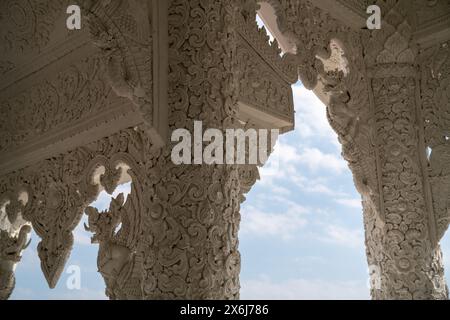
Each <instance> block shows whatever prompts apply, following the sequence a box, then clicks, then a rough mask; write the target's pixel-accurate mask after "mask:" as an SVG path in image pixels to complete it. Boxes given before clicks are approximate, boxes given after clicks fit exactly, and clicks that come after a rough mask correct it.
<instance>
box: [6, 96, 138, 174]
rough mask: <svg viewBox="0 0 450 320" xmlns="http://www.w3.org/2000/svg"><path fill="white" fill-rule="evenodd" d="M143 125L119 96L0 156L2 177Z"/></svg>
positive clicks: (128, 104) (136, 114)
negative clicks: (101, 108)
mask: <svg viewBox="0 0 450 320" xmlns="http://www.w3.org/2000/svg"><path fill="white" fill-rule="evenodd" d="M139 125H142V118H141V116H140V114H139V113H138V112H137V111H133V108H132V106H131V102H128V101H126V100H124V99H121V98H117V99H116V100H115V101H114V103H113V104H111V105H110V106H109V108H108V109H107V110H104V111H102V112H99V113H97V114H96V115H92V116H91V117H89V118H88V119H81V120H79V121H76V122H74V123H71V124H70V126H69V127H67V126H63V127H61V128H59V129H57V130H54V131H51V132H48V133H46V134H44V135H42V136H39V137H37V138H35V139H33V140H31V141H28V142H27V143H25V144H23V145H21V146H20V147H19V148H17V149H14V150H12V151H10V152H2V154H1V155H0V176H1V175H4V174H7V173H9V172H13V171H15V170H18V169H21V168H25V167H28V166H30V165H32V164H34V163H37V162H39V161H42V160H45V159H48V158H50V157H53V156H55V155H58V154H62V153H65V152H67V151H70V150H73V149H75V148H77V147H80V146H84V145H86V144H89V143H91V142H94V141H97V140H99V139H102V138H105V137H108V136H109V135H112V134H114V133H116V132H118V131H120V130H123V129H126V128H130V127H135V126H139Z"/></svg>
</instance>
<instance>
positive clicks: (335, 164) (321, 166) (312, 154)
mask: <svg viewBox="0 0 450 320" xmlns="http://www.w3.org/2000/svg"><path fill="white" fill-rule="evenodd" d="M299 162H300V164H301V165H302V166H306V167H307V168H308V169H309V170H311V171H312V172H318V171H321V170H328V171H331V172H333V173H336V174H340V173H341V172H342V171H344V170H346V169H347V163H346V162H345V160H344V159H342V158H341V157H338V156H336V155H335V154H331V153H324V152H322V151H321V150H319V149H317V148H305V149H304V150H303V152H302V153H301V154H300V159H299Z"/></svg>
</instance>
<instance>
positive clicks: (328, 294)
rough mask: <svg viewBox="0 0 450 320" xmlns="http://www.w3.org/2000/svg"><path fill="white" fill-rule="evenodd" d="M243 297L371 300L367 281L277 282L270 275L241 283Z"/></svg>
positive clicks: (303, 280) (307, 280)
mask: <svg viewBox="0 0 450 320" xmlns="http://www.w3.org/2000/svg"><path fill="white" fill-rule="evenodd" d="M241 298H242V299H249V300H312V299H318V300H349V299H357V300H367V299H369V289H368V288H367V285H366V283H365V282H364V281H325V280H321V279H289V280H285V281H274V280H271V279H270V278H268V277H267V276H261V277H260V278H259V279H255V280H247V281H242V282H241Z"/></svg>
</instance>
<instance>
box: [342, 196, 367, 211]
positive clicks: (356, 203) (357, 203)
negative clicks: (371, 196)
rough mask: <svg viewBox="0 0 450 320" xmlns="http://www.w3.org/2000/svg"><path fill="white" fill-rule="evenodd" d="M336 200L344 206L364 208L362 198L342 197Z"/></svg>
mask: <svg viewBox="0 0 450 320" xmlns="http://www.w3.org/2000/svg"><path fill="white" fill-rule="evenodd" d="M335 201H336V202H337V203H339V204H341V205H343V206H346V207H350V208H355V209H361V210H362V204H361V199H350V198H340V199H335Z"/></svg>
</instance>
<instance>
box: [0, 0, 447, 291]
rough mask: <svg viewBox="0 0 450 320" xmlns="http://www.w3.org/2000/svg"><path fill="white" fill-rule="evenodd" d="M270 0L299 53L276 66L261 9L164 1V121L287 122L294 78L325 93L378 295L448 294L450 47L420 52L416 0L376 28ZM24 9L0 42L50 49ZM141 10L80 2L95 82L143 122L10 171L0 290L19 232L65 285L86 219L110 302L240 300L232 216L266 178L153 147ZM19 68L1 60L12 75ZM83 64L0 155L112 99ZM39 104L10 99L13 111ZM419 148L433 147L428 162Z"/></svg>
mask: <svg viewBox="0 0 450 320" xmlns="http://www.w3.org/2000/svg"><path fill="white" fill-rule="evenodd" d="M268 2H269V3H270V4H271V5H272V6H273V7H274V9H275V10H274V11H275V12H276V14H277V16H278V17H277V18H278V28H279V30H280V31H281V33H282V34H283V35H284V36H286V37H287V38H288V39H289V42H290V43H293V44H294V45H295V47H296V49H297V51H296V53H295V54H294V53H289V54H286V55H284V56H283V57H280V56H279V51H278V49H277V45H276V42H275V43H274V44H272V45H269V44H267V37H266V36H265V35H264V32H263V31H262V30H258V29H257V28H256V23H255V21H253V18H254V11H255V10H256V8H257V5H256V1H254V0H247V1H245V2H244V3H242V2H240V1H219V0H201V1H183V0H172V1H171V2H170V6H169V90H168V91H169V126H170V128H171V129H176V128H187V129H192V125H193V121H194V120H202V121H203V122H204V124H205V127H212V128H219V129H227V128H235V127H242V124H241V123H240V122H239V121H238V120H240V119H239V117H238V116H239V114H238V108H237V103H238V101H240V100H243V101H246V102H248V103H250V104H254V105H257V106H258V107H260V108H261V109H266V110H268V111H269V112H272V113H275V114H277V115H279V116H282V117H286V119H288V118H290V117H292V116H293V114H292V112H293V108H292V98H291V96H290V94H291V92H290V90H289V87H288V86H289V84H291V83H293V82H295V80H296V79H297V75H298V76H299V77H300V79H301V80H302V82H303V83H304V85H305V87H307V88H309V89H315V90H319V89H317V88H322V89H320V90H322V92H320V93H321V94H322V95H323V96H324V97H325V98H324V100H326V101H327V116H328V119H329V122H330V125H331V126H332V128H333V129H334V130H335V131H336V132H337V134H338V136H339V141H340V142H341V144H342V154H343V156H344V158H345V159H346V160H347V161H348V163H349V167H350V169H351V170H352V172H353V176H354V181H355V186H356V188H357V190H358V191H359V192H360V193H361V195H362V200H363V207H364V224H365V229H366V246H367V258H368V262H369V265H371V266H375V267H377V269H379V270H380V272H381V274H380V285H379V287H373V288H372V296H373V298H376V299H386V298H388V299H392V298H407V299H422V298H427V299H431V298H433V299H445V298H446V297H447V296H448V292H447V288H446V285H445V281H444V275H443V267H442V255H441V252H440V248H439V245H438V242H439V240H440V238H441V237H442V235H443V234H444V232H445V230H446V229H447V228H448V223H449V220H450V219H449V216H450V211H449V207H450V200H449V196H450V193H449V192H448V191H449V190H450V183H449V180H450V179H449V177H450V172H449V171H448V162H449V159H450V152H449V135H450V134H449V119H450V118H449V116H448V113H449V112H448V105H449V100H450V99H449V95H448V92H449V71H448V70H449V68H448V66H449V49H448V46H449V44H448V43H444V44H441V45H439V46H434V47H432V48H429V49H427V50H423V51H420V50H419V48H418V47H417V46H416V45H414V43H413V33H414V30H413V26H412V24H411V23H410V21H409V18H408V17H407V16H406V15H404V14H402V12H403V11H402V10H403V9H404V8H405V6H406V5H407V1H402V0H398V1H379V2H378V3H379V4H380V5H381V6H382V9H383V11H384V12H386V13H387V14H386V19H385V23H386V27H385V28H384V29H383V30H381V31H379V32H377V31H373V32H371V31H367V30H366V31H364V30H363V31H361V30H353V29H351V28H350V27H348V26H346V25H344V24H343V23H341V22H339V21H337V20H336V19H334V18H332V17H331V16H330V15H329V13H327V12H326V11H324V10H322V9H319V8H318V7H316V6H315V5H314V4H313V3H312V2H311V1H307V0H268ZM340 2H343V1H340ZM25 4H28V2H25V1H19V2H18V4H17V5H18V6H19V7H20V8H21V10H22V11H18V10H16V9H18V8H13V9H14V10H13V9H11V8H10V7H8V8H7V9H8V10H10V11H11V10H12V11H13V14H12V15H11V16H9V17H8V19H13V20H14V21H13V22H14V23H15V24H16V25H18V26H20V27H23V28H19V32H18V34H17V35H14V34H12V33H11V30H9V29H2V30H1V31H0V36H2V38H3V39H6V43H7V44H8V45H9V46H11V45H12V44H13V42H14V43H17V45H18V46H19V48H20V50H28V49H29V48H32V50H35V49H36V48H38V49H39V48H40V45H44V46H45V44H46V43H48V41H46V40H45V39H46V38H47V34H48V32H50V31H49V29H51V25H50V24H48V25H47V24H44V25H43V27H44V31H45V32H44V33H43V38H42V39H40V40H39V41H40V44H39V45H38V46H36V45H34V44H33V43H32V42H30V41H31V40H30V39H29V38H27V37H24V36H21V35H20V33H21V30H22V29H23V30H25V33H28V32H29V30H30V29H33V28H35V25H33V24H36V23H41V22H39V21H40V20H39V19H37V20H30V21H29V22H30V23H31V24H32V25H30V26H28V25H25V24H24V25H21V24H20V19H18V18H20V17H21V13H20V12H23V14H24V15H25V16H28V15H29V13H27V10H38V9H33V8H31V9H30V8H29V6H25ZM139 4H140V2H139V1H129V2H126V1H120V0H114V1H105V2H95V3H94V2H93V1H88V0H86V1H82V6H83V8H85V9H86V10H87V11H88V12H89V14H88V22H89V26H90V28H91V32H92V39H93V41H94V43H95V44H96V45H97V46H98V48H99V49H100V54H101V57H103V59H102V65H103V68H104V69H102V70H105V71H106V72H105V75H106V78H107V79H106V80H105V81H103V80H102V81H100V85H103V84H104V83H105V82H107V83H108V85H109V86H106V87H103V86H102V87H101V88H103V89H105V88H106V89H105V90H106V91H108V90H109V89H107V88H109V87H111V88H112V90H113V91H114V92H115V93H116V94H117V95H119V96H123V97H126V98H128V99H129V100H131V101H132V102H133V103H134V105H135V106H136V107H137V108H138V109H139V111H141V113H142V115H143V119H144V126H140V127H137V128H129V129H126V130H122V131H120V132H117V133H115V134H113V135H111V136H109V137H106V138H103V139H100V140H98V141H96V142H95V143H91V144H88V145H86V146H83V147H79V148H76V149H74V150H72V151H70V152H66V153H64V154H60V155H55V156H54V157H52V158H49V159H47V160H45V161H41V162H39V163H36V164H33V165H30V166H29V167H26V168H23V169H20V170H17V171H15V172H12V173H10V174H8V175H6V176H3V177H0V208H1V210H2V216H1V220H0V223H1V224H0V225H1V226H2V228H3V226H5V225H8V228H9V229H8V230H9V231H8V232H3V231H2V233H1V235H0V236H1V237H2V242H1V243H2V244H4V243H7V244H8V246H7V249H5V250H3V247H2V257H1V259H0V262H1V263H2V265H1V266H2V268H3V269H4V270H9V271H7V272H5V273H4V274H6V275H7V276H6V277H4V278H0V281H1V282H0V285H1V287H0V290H1V291H0V294H1V295H2V297H7V296H8V295H9V294H10V292H11V290H12V288H13V285H14V284H13V282H14V278H13V274H12V273H11V272H10V271H11V270H12V266H13V264H14V263H15V262H17V260H18V259H19V258H18V257H19V256H20V252H21V251H22V250H23V248H24V247H25V243H24V238H25V236H24V234H26V233H27V232H28V231H29V230H28V229H29V228H28V226H27V225H26V223H27V222H28V223H31V225H32V227H33V228H34V230H35V231H36V233H37V234H38V235H39V237H40V238H41V242H40V243H39V245H38V253H39V257H40V259H41V267H42V269H43V272H44V274H45V276H46V278H47V281H48V283H49V285H50V286H51V287H54V286H55V285H56V282H57V280H58V278H59V276H60V274H61V272H62V270H63V268H64V264H65V262H66V260H67V258H68V255H69V254H70V250H71V248H72V245H73V234H72V231H73V229H74V228H75V226H76V225H77V224H78V223H79V221H80V219H81V217H82V215H83V212H85V211H86V214H87V215H88V218H89V224H88V225H87V226H86V228H87V229H88V230H89V231H91V232H92V233H93V237H92V241H93V242H98V243H99V256H98V260H97V264H98V267H99V271H100V273H101V274H102V276H103V278H104V280H105V284H106V293H107V295H108V296H109V297H110V298H111V299H129V298H132V299H183V298H189V299H216V298H220V299H236V298H238V297H239V269H240V254H239V251H238V236H237V235H238V229H239V222H240V213H239V206H240V203H241V201H243V200H244V196H243V194H244V193H246V192H248V191H249V190H250V188H251V186H252V185H253V183H254V182H255V181H256V180H257V179H258V169H257V167H256V166H243V167H239V166H219V165H213V166H176V165H174V164H173V163H172V162H171V160H170V153H171V146H170V145H167V146H165V147H163V148H155V144H154V141H152V139H151V138H149V135H148V125H149V124H151V123H152V121H153V119H152V116H153V112H152V111H153V109H152V108H153V105H152V101H151V95H152V88H153V86H152V81H153V79H152V77H151V75H152V65H151V61H152V54H153V52H152V50H151V34H149V30H150V29H149V28H148V27H149V23H150V21H148V17H144V16H145V14H143V13H142V12H146V10H142V12H141V11H140V10H139ZM430 4H432V5H433V6H434V5H435V3H434V2H433V3H431V2H430ZM39 8H40V7H39ZM51 8H52V7H50V9H51ZM39 10H40V11H41V12H42V13H43V15H44V16H46V15H47V10H44V8H41V9H39ZM39 10H38V11H39ZM147 11H148V10H147ZM51 12H52V10H49V11H48V13H49V14H51ZM37 18H39V17H37ZM141 22H142V23H141ZM237 29H239V30H237ZM13 36H14V37H16V39H13ZM13 40H14V41H13ZM95 65H96V64H95V63H94V66H95ZM419 66H420V68H419ZM10 68H11V65H10V63H8V62H1V70H9V69H10ZM88 69H89V70H87V71H85V72H79V71H80V70H78V69H77V70H75V69H74V70H72V71H73V72H69V73H66V74H65V75H62V76H61V77H62V78H61V79H59V80H60V81H59V82H58V83H59V85H58V87H57V88H62V89H64V90H57V88H55V85H54V84H53V82H52V81H47V82H45V83H43V84H41V85H39V86H38V87H36V88H34V89H33V90H31V91H32V94H31V96H33V97H32V98H37V99H36V101H39V103H38V104H36V105H35V104H33V103H28V104H29V106H28V109H27V110H30V109H29V108H31V110H34V109H33V108H35V109H41V108H42V107H43V106H45V107H43V108H42V109H45V112H48V115H49V119H45V120H43V117H42V115H41V114H38V115H37V116H36V117H35V118H30V117H27V114H28V113H29V112H25V113H26V114H24V113H20V112H19V113H17V114H16V119H17V121H16V123H15V125H16V127H15V129H17V128H18V129H19V130H18V131H17V132H16V133H15V134H13V135H11V134H10V135H9V136H8V135H6V137H7V138H6V139H4V140H3V141H2V142H1V143H2V144H0V149H3V150H6V149H8V148H9V147H11V146H12V147H14V146H15V145H18V144H20V143H22V141H25V140H27V139H28V138H29V137H30V136H32V134H33V133H32V132H31V131H27V130H28V129H29V128H28V127H27V124H29V121H30V119H31V121H32V122H33V130H34V129H37V131H38V132H48V130H50V129H51V127H52V124H53V123H59V124H60V123H62V122H64V121H66V120H67V121H71V119H72V118H73V119H77V118H79V117H80V116H81V114H79V113H77V114H74V113H71V112H77V110H78V109H73V110H72V108H71V107H72V106H73V104H74V103H75V102H77V103H78V102H80V101H81V100H80V97H83V96H88V97H90V98H92V99H93V100H94V101H91V100H89V104H88V108H90V107H92V106H93V105H95V104H96V101H97V100H98V101H103V99H104V98H105V95H103V93H105V92H106V91H104V90H103V89H99V90H97V91H95V90H94V92H91V91H90V90H93V87H92V83H93V82H95V81H94V79H96V78H97V76H100V75H99V73H98V72H96V71H98V69H97V68H90V67H88ZM419 69H420V72H419ZM5 72H6V71H5ZM91 73H92V74H91ZM86 74H88V75H89V76H86ZM86 77H87V78H86ZM419 79H420V81H419ZM87 80H89V81H87ZM85 84H86V85H85ZM84 90H88V91H87V93H85V94H84V93H83V92H85V91H84ZM61 92H62V94H61ZM108 92H109V91H108ZM32 98H27V96H26V95H25V96H24V97H22V96H19V97H15V98H14V99H13V100H12V101H13V102H11V101H8V102H6V103H4V104H2V106H5V107H2V110H9V111H11V110H13V109H14V108H13V106H15V105H21V104H27V102H30V101H29V100H27V99H32ZM14 101H16V102H14ZM100 105H102V104H100ZM64 108H71V110H69V112H60V111H61V110H64V111H68V109H64ZM74 110H75V111H74ZM78 111H79V110H78ZM81 113H83V114H84V111H83V112H81ZM58 117H62V118H58ZM46 118H47V117H46ZM9 125H10V122H0V130H2V131H3V132H11V130H12V128H10V127H9ZM35 131H36V130H35ZM35 131H34V132H35ZM426 148H430V149H431V154H430V156H429V158H427V157H426V155H425V151H426ZM124 179H125V180H126V179H129V180H131V181H132V189H131V194H130V195H129V196H128V197H127V199H126V200H125V199H124V197H123V195H119V196H118V197H116V198H115V199H113V201H112V202H111V205H110V208H109V209H108V210H106V211H104V212H98V210H96V209H94V208H92V207H88V206H89V204H90V203H91V202H92V201H93V200H94V199H95V198H96V197H97V195H98V193H99V192H100V190H102V189H104V190H105V191H106V192H108V193H109V194H111V193H113V192H114V190H115V189H116V187H117V185H118V184H119V183H122V182H123V181H124ZM11 190H13V191H11ZM25 200H26V201H25ZM19 216H20V217H22V218H23V221H20V219H18V217H19ZM6 218H7V219H6ZM22 218H21V219H22ZM6 220H8V221H9V222H8V223H9V224H7V223H5V222H4V221H6ZM118 228H119V229H118ZM11 230H14V232H15V233H14V232H11ZM22 230H23V231H22ZM17 232H18V233H17ZM3 239H7V240H5V241H4V240H3ZM5 252H6V255H5V254H4V253H5ZM5 256H8V257H9V258H11V257H13V258H14V259H9V258H5ZM5 261H6V262H5ZM4 262H5V263H4ZM3 269H2V270H3Z"/></svg>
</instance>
